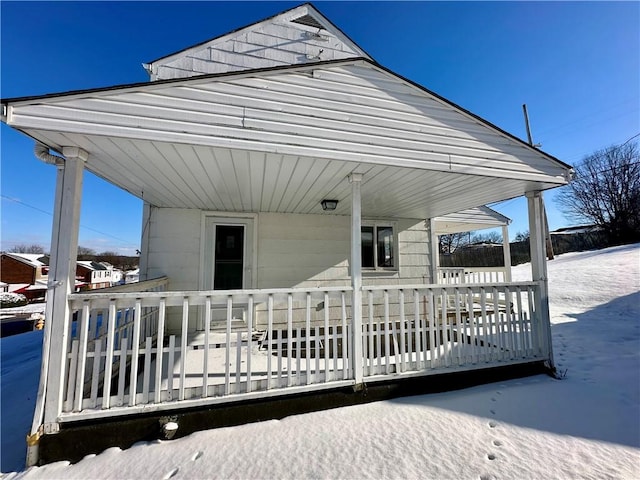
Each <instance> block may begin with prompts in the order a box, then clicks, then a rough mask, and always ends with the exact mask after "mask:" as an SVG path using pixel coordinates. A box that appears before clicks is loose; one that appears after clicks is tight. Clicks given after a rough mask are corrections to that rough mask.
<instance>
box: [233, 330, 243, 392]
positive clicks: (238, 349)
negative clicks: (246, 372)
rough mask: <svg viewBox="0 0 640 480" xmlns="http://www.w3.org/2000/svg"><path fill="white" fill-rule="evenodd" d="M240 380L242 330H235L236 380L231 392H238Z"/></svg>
mask: <svg viewBox="0 0 640 480" xmlns="http://www.w3.org/2000/svg"><path fill="white" fill-rule="evenodd" d="M241 382H242V331H241V330H238V331H237V332H236V382H235V387H234V389H233V393H240V384H241Z"/></svg>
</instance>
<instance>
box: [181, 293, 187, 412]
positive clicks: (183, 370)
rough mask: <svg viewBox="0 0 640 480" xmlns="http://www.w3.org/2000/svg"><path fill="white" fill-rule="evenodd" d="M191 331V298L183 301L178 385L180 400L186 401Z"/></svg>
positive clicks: (185, 298)
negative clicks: (188, 335)
mask: <svg viewBox="0 0 640 480" xmlns="http://www.w3.org/2000/svg"><path fill="white" fill-rule="evenodd" d="M188 329H189V298H188V297H184V298H183V299H182V327H181V329H180V381H179V383H178V400H184V388H185V378H186V368H187V367H186V366H187V353H188V352H187V333H188Z"/></svg>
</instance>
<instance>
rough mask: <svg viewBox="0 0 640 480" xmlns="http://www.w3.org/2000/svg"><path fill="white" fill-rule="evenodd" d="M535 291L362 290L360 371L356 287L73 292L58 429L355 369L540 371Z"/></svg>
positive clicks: (301, 383) (277, 389) (324, 379)
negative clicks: (530, 364)
mask: <svg viewBox="0 0 640 480" xmlns="http://www.w3.org/2000/svg"><path fill="white" fill-rule="evenodd" d="M539 291H540V290H539V285H538V284H537V283H535V282H525V283H508V284H507V283H496V284H493V285H471V284H468V285H462V284H461V285H413V286H376V287H373V286H370V287H364V288H363V295H362V303H363V305H362V307H363V308H362V331H361V332H358V335H359V336H360V338H361V341H362V346H363V354H362V359H361V361H358V362H356V361H355V360H356V359H354V358H353V357H352V355H351V347H352V338H351V336H352V335H353V334H354V333H355V332H354V331H353V329H352V319H351V299H352V295H351V294H352V289H351V288H350V287H328V288H307V289H305V288H295V289H272V290H228V291H219V290H217V291H181V292H173V291H161V292H122V293H119V292H96V293H86V294H73V295H71V297H70V305H71V309H72V311H73V312H75V316H76V319H75V321H74V322H73V324H74V328H73V331H72V332H71V337H72V339H71V341H70V344H69V348H68V354H67V366H66V377H65V381H66V384H65V385H66V386H67V388H66V391H65V399H64V404H63V407H62V415H61V417H60V418H61V420H62V421H66V420H69V421H71V420H76V419H77V420H80V419H86V418H98V417H105V416H112V415H122V414H126V413H134V412H136V411H142V410H145V411H152V410H164V409H171V408H179V407H181V406H184V407H189V406H196V405H204V404H212V403H222V402H229V401H235V400H242V399H247V398H256V397H262V396H270V395H281V394H287V393H296V392H303V391H312V390H319V389H324V388H331V387H337V386H344V385H353V384H354V382H355V380H354V379H355V375H354V370H353V366H354V365H357V364H360V365H362V369H363V370H362V373H363V376H364V377H365V381H367V382H368V381H377V380H386V379H389V378H392V377H393V376H396V375H404V374H417V375H426V374H431V373H438V372H442V371H443V369H449V370H451V369H458V370H465V369H474V368H487V367H489V366H492V365H497V364H510V363H521V362H527V361H536V360H544V354H545V353H544V352H545V347H544V343H543V339H544V336H543V329H542V325H541V322H540V321H539V315H537V312H536V307H535V306H536V305H537V302H536V299H537V297H538V296H539ZM538 300H539V299H538ZM145 312H153V313H152V315H149V316H148V317H146V316H145ZM147 319H148V321H147ZM124 325H126V328H123V326H124ZM98 332H100V333H98Z"/></svg>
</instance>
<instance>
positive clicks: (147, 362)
mask: <svg viewBox="0 0 640 480" xmlns="http://www.w3.org/2000/svg"><path fill="white" fill-rule="evenodd" d="M152 348H153V338H151V337H147V338H146V340H145V345H144V373H143V375H142V403H144V404H147V403H149V384H150V383H151V349H152ZM134 395H135V393H134Z"/></svg>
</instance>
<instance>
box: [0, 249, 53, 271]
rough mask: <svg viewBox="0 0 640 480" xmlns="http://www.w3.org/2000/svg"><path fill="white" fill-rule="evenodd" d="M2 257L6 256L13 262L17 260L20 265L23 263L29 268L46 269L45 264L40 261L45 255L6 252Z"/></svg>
mask: <svg viewBox="0 0 640 480" xmlns="http://www.w3.org/2000/svg"><path fill="white" fill-rule="evenodd" d="M3 255H6V256H8V257H10V258H13V259H14V260H18V261H20V262H22V263H25V264H27V265H29V266H30V267H34V268H37V267H46V266H47V264H46V263H44V262H42V261H41V259H42V258H43V257H44V258H46V255H44V254H42V253H13V252H7V253H4V254H3Z"/></svg>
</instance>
